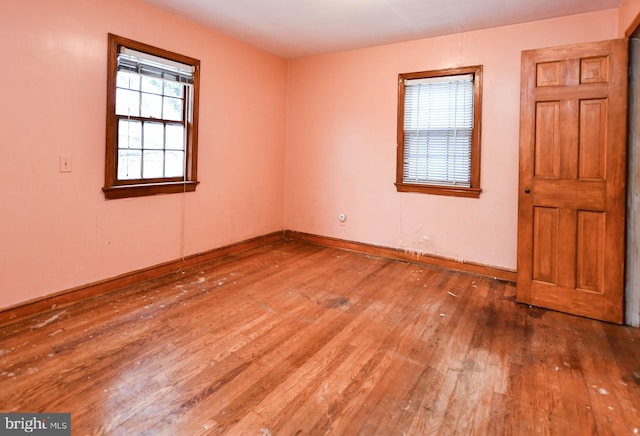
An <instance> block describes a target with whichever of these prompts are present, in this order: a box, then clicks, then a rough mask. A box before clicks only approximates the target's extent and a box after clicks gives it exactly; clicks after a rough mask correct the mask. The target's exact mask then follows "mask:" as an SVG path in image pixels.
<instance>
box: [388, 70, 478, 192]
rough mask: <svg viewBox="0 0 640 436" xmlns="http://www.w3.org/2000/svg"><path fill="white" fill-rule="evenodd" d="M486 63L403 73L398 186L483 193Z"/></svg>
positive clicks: (408, 189)
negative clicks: (481, 170) (482, 101)
mask: <svg viewBox="0 0 640 436" xmlns="http://www.w3.org/2000/svg"><path fill="white" fill-rule="evenodd" d="M481 99H482V66H474V67H463V68H453V69H447V70H437V71H423V72H418V73H406V74H400V75H399V76H398V156H397V174H396V187H397V189H398V191H401V192H423V193H430V194H439V195H454V196H464V197H476V198H477V197H478V196H479V195H480V192H481V189H480V119H481V108H482V104H481Z"/></svg>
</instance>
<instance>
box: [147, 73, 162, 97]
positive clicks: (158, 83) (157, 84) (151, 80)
mask: <svg viewBox="0 0 640 436" xmlns="http://www.w3.org/2000/svg"><path fill="white" fill-rule="evenodd" d="M162 82H163V80H162V79H159V78H157V77H149V76H142V90H143V91H144V92H152V93H154V94H162Z"/></svg>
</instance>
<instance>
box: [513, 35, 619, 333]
mask: <svg viewBox="0 0 640 436" xmlns="http://www.w3.org/2000/svg"><path fill="white" fill-rule="evenodd" d="M521 86H522V89H521V96H520V105H521V106H520V186H519V189H520V193H519V203H518V287H517V300H518V301H519V302H522V303H527V304H531V305H535V306H541V307H546V308H549V309H554V310H558V311H562V312H568V313H572V314H575V315H581V316H586V317H590V318H596V319H601V320H605V321H611V322H616V323H622V321H623V296H624V292H623V289H624V246H625V180H626V118H627V41H626V40H613V41H603V42H597V43H587V44H579V45H572V46H564V47H554V48H546V49H540V50H529V51H524V52H523V53H522V85H521Z"/></svg>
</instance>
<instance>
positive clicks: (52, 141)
mask: <svg viewBox="0 0 640 436" xmlns="http://www.w3.org/2000/svg"><path fill="white" fill-rule="evenodd" d="M108 32H111V33H115V34H118V35H121V36H125V37H128V38H132V39H135V40H139V41H141V42H145V43H149V44H152V45H156V46H160V47H162V48H165V49H168V50H172V51H176V52H179V53H183V54H185V55H188V56H192V57H195V58H198V59H200V60H201V62H202V76H201V80H202V85H201V104H200V141H199V144H200V151H199V165H198V174H199V179H200V182H201V184H200V186H199V187H198V189H197V191H196V192H195V193H188V194H173V195H161V196H155V197H145V198H137V199H124V200H109V201H106V200H105V199H104V197H103V195H102V192H101V187H102V185H103V181H104V175H103V174H104V147H105V145H104V141H105V109H106V69H107V68H106V54H107V33H108ZM0 54H1V56H2V62H0V66H1V67H0V82H1V83H2V84H3V86H2V92H1V96H2V97H1V98H2V104H0V120H2V121H0V123H1V124H2V129H0V134H1V135H2V143H1V144H0V169H1V171H0V172H1V173H2V174H3V176H4V177H5V179H4V180H5V182H4V183H5V187H4V188H3V190H2V193H1V194H0V203H1V204H2V206H1V210H2V212H0V308H1V307H6V306H10V305H13V304H16V303H19V302H23V301H27V300H30V299H33V298H36V297H39V296H43V295H47V294H50V293H53V292H56V291H60V290H64V289H68V288H71V287H74V286H78V285H82V284H85V283H89V282H92V281H96V280H101V279H105V278H109V277H112V276H115V275H118V274H122V273H125V272H129V271H133V270H136V269H139V268H143V267H147V266H151V265H155V264H158V263H161V262H165V261H169V260H174V259H177V258H179V257H180V256H181V255H183V254H184V255H189V254H193V253H197V252H201V251H205V250H209V249H212V248H215V247H219V246H222V245H225V244H228V243H232V242H236V241H239V240H243V239H246V238H249V237H253V236H257V235H262V234H266V233H269V232H272V231H276V230H280V229H282V228H283V195H284V194H283V192H284V187H283V183H284V138H285V136H284V135H285V95H286V62H285V61H284V60H283V59H280V58H278V57H275V56H272V55H269V54H266V53H264V52H261V51H259V50H256V49H254V48H251V47H248V46H246V45H243V44H240V43H238V42H236V41H233V40H231V39H229V38H226V37H223V36H220V35H218V34H216V33H214V32H212V31H211V30H207V29H205V28H203V27H200V26H198V25H196V24H193V23H191V22H189V21H186V20H183V19H181V18H179V17H176V16H174V15H172V14H169V13H167V12H163V11H160V10H158V9H155V8H153V7H151V6H149V5H147V4H145V3H142V2H140V1H137V0H57V1H41V0H21V1H15V2H4V4H3V7H2V14H1V15H0ZM60 156H68V157H71V158H72V166H73V171H72V172H71V173H60V172H58V159H59V157H60Z"/></svg>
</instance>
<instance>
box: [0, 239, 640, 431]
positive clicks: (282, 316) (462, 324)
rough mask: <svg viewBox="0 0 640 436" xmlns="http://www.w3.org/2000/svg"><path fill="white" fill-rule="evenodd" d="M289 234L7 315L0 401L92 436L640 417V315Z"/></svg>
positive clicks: (638, 421)
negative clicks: (626, 320)
mask: <svg viewBox="0 0 640 436" xmlns="http://www.w3.org/2000/svg"><path fill="white" fill-rule="evenodd" d="M514 296H515V287H514V285H512V284H511V283H507V282H501V281H497V280H492V279H489V278H485V277H480V276H474V275H470V274H465V273H457V272H451V271H445V270H440V269H436V268H431V267H428V266H424V265H416V264H411V263H405V262H399V261H392V260H387V259H382V258H376V257H371V256H365V255H362V254H357V253H353V252H348V251H342V250H337V249H333V248H326V247H319V246H315V245H310V244H306V243H297V242H286V241H283V242H278V243H275V244H272V245H269V246H265V247H261V248H257V249H252V250H249V251H246V252H243V253H240V254H238V255H235V256H228V257H225V258H223V259H218V260H215V261H210V262H207V263H205V264H202V265H199V266H196V267H194V268H192V269H190V270H187V271H180V272H177V273H175V274H172V275H170V276H166V277H164V278H162V279H157V280H152V281H148V282H145V283H143V284H140V285H136V286H131V287H128V288H124V289H121V290H118V291H116V292H113V293H111V294H109V295H104V296H101V297H98V298H93V299H90V300H86V301H83V302H81V303H78V304H75V305H73V306H69V307H64V308H60V309H56V310H53V311H51V312H48V313H44V314H41V315H38V316H34V317H31V318H27V319H24V320H22V321H19V322H16V323H13V324H9V325H5V326H4V327H2V328H0V411H2V412H11V411H21V412H71V414H72V429H73V434H78V435H93V434H96V435H98V434H100V435H102V434H107V435H132V434H136V435H138V434H143V435H144V434H148V435H162V434H167V435H197V434H243V435H256V436H257V435H289V434H311V435H318V434H341V435H342V434H344V435H353V434H364V435H370V434H382V435H387V434H390V435H391V434H398V435H401V434H412V435H423V434H438V435H443V434H524V435H528V434H537V433H540V434H615V435H634V434H638V432H640V329H632V328H627V327H621V326H616V325H612V324H606V323H602V322H598V321H593V320H589V319H583V318H578V317H573V316H569V315H565V314H560V313H555V312H551V311H546V310H543V309H536V308H530V307H527V306H523V305H518V304H516V303H515V302H514V300H515V299H514Z"/></svg>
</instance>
